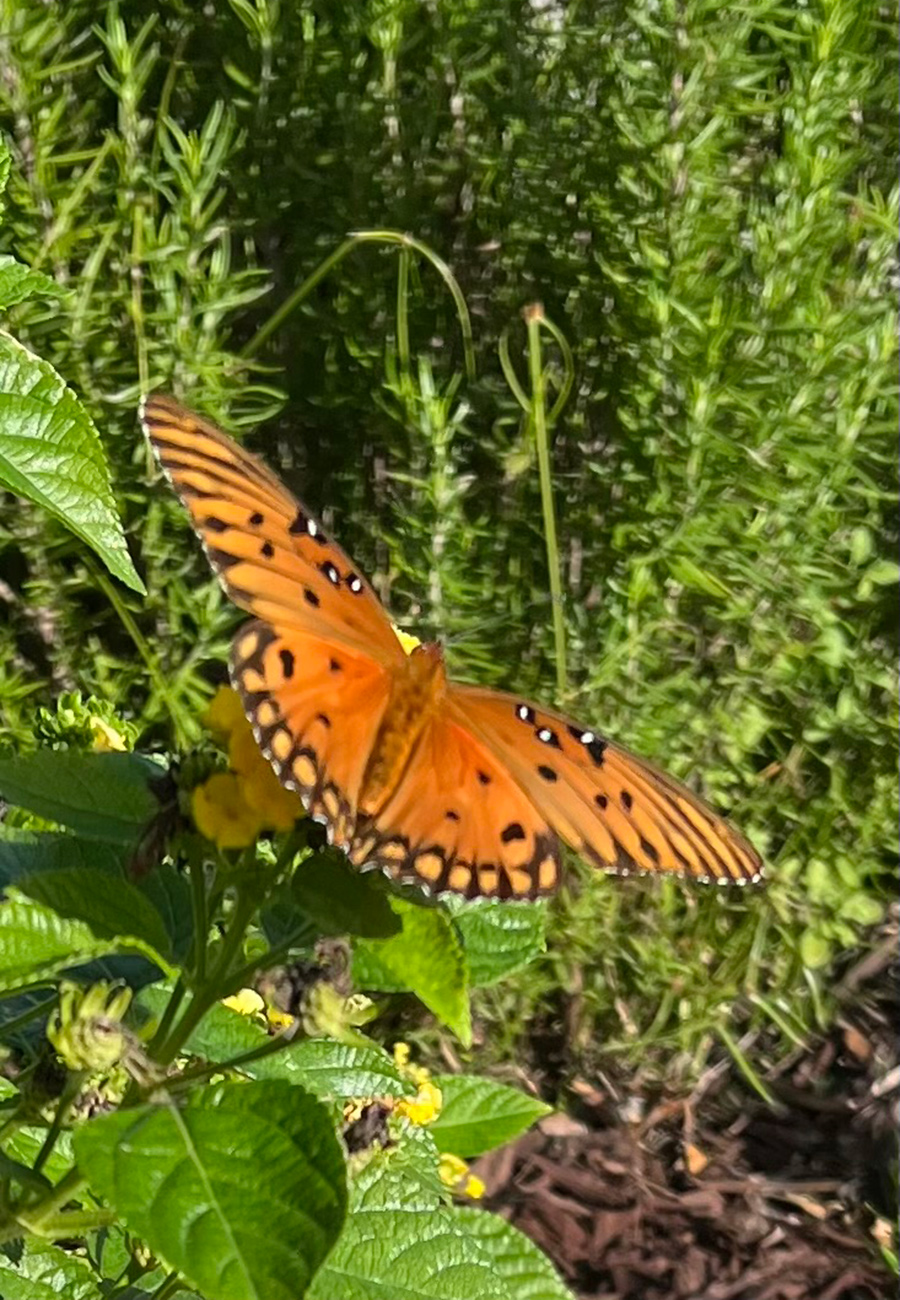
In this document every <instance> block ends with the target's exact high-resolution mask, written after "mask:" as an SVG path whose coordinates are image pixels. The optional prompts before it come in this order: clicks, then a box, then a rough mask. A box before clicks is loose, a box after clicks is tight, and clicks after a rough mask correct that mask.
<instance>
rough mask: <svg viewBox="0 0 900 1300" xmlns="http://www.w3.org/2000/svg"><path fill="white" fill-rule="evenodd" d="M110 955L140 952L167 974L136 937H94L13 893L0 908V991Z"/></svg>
mask: <svg viewBox="0 0 900 1300" xmlns="http://www.w3.org/2000/svg"><path fill="white" fill-rule="evenodd" d="M112 952H138V953H141V954H142V955H143V956H145V957H149V959H150V960H151V961H154V962H156V963H157V965H159V966H160V967H162V969H164V970H165V971H166V973H172V972H171V968H170V967H169V966H168V963H167V962H166V961H165V960H164V958H163V957H161V956H160V955H159V954H158V953H157V952H156V951H155V949H153V948H151V947H149V945H148V944H147V943H145V942H144V940H143V939H141V938H140V937H138V936H136V935H135V936H132V935H119V936H116V937H115V938H109V937H104V936H98V935H96V934H95V933H94V932H93V930H92V929H91V928H90V926H88V925H87V924H85V922H84V921H80V920H72V919H69V918H66V917H62V916H58V915H57V914H56V912H54V911H52V910H51V909H50V908H48V907H45V906H44V905H43V904H42V903H38V902H35V901H34V900H33V899H30V898H24V897H22V895H21V894H20V893H19V892H18V890H11V891H10V894H9V897H8V898H7V900H6V901H5V902H4V904H3V906H2V907H0V990H3V991H8V990H11V989H18V988H23V987H24V986H25V985H27V984H35V983H38V982H40V981H41V980H47V979H52V978H53V977H54V976H55V975H58V974H59V972H60V971H63V970H66V969H67V968H69V967H71V966H80V965H82V964H83V963H84V962H88V961H91V960H93V959H94V958H95V957H103V956H105V955H106V954H108V953H112Z"/></svg>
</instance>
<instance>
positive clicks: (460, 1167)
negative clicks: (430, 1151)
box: [438, 1151, 484, 1201]
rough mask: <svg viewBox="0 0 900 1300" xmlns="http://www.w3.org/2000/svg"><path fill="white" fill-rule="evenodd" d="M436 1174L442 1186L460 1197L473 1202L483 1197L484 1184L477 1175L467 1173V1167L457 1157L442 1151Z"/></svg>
mask: <svg viewBox="0 0 900 1300" xmlns="http://www.w3.org/2000/svg"><path fill="white" fill-rule="evenodd" d="M438 1172H439V1173H440V1176H441V1182H442V1183H443V1184H444V1186H445V1187H451V1188H452V1189H453V1191H454V1192H458V1193H459V1194H460V1195H461V1196H469V1197H471V1198H472V1200H473V1201H477V1200H480V1199H481V1197H482V1196H484V1183H483V1182H482V1181H481V1179H480V1178H479V1177H478V1175H477V1174H470V1173H469V1166H468V1165H467V1164H466V1162H465V1160H462V1159H460V1157H459V1156H454V1155H451V1154H450V1152H449V1151H444V1152H443V1153H442V1155H441V1162H440V1165H439V1166H438Z"/></svg>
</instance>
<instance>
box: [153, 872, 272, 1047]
mask: <svg viewBox="0 0 900 1300" xmlns="http://www.w3.org/2000/svg"><path fill="white" fill-rule="evenodd" d="M255 910H256V901H255V900H254V899H252V898H251V897H250V896H249V894H248V893H247V892H246V891H245V890H242V889H238V893H237V898H236V900H235V904H234V911H233V913H232V916H231V922H230V924H229V926H228V930H227V932H226V935H225V938H224V939H223V940H222V947H221V950H220V952H219V959H218V961H217V962H216V966H215V969H214V970H213V972H212V974H211V975H210V977H209V981H208V983H207V985H206V987H205V988H203V989H198V990H197V991H196V993H195V994H194V996H193V998H192V999H191V1002H190V1003H189V1005H188V1008H187V1010H186V1011H185V1013H184V1015H183V1016H182V1017H181V1019H180V1020H179V1022H178V1024H177V1025H176V1027H175V1028H174V1029H173V1030H172V1032H171V1033H170V1035H169V1037H168V1039H167V1040H166V1041H165V1042H164V1043H163V1044H162V1046H161V1047H160V1048H159V1050H158V1051H157V1053H156V1060H157V1061H158V1062H159V1064H160V1065H168V1064H169V1062H170V1061H172V1060H173V1058H174V1057H176V1056H177V1055H178V1053H179V1052H180V1051H181V1049H182V1047H183V1046H184V1044H185V1043H186V1042H187V1040H188V1039H189V1038H190V1036H191V1034H192V1033H193V1032H194V1030H195V1029H196V1027H197V1025H198V1024H199V1023H200V1021H201V1020H202V1019H203V1017H204V1016H205V1015H206V1013H207V1011H208V1010H209V1008H210V1007H211V1006H212V1005H213V1003H214V1002H217V1001H218V999H219V998H220V997H222V996H224V993H223V985H224V984H225V982H226V980H227V979H228V975H229V972H230V970H231V966H232V963H233V961H234V958H235V954H236V953H237V951H238V949H239V948H240V946H241V943H242V942H243V939H244V933H245V931H246V929H247V926H248V924H249V922H250V918H251V917H252V915H253V913H254V911H255Z"/></svg>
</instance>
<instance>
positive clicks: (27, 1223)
mask: <svg viewBox="0 0 900 1300" xmlns="http://www.w3.org/2000/svg"><path fill="white" fill-rule="evenodd" d="M85 1187H87V1179H86V1178H83V1177H82V1176H81V1174H80V1172H79V1171H78V1170H77V1169H74V1168H73V1169H70V1170H69V1172H68V1173H67V1174H64V1175H63V1177H62V1178H61V1179H60V1180H59V1182H58V1183H57V1184H56V1186H55V1187H54V1188H53V1190H52V1192H50V1193H49V1194H48V1195H47V1196H45V1197H44V1199H43V1200H42V1201H39V1202H38V1204H37V1205H34V1206H31V1207H30V1208H29V1209H28V1210H27V1211H25V1212H22V1213H20V1214H19V1216H18V1220H19V1223H20V1224H21V1226H22V1227H23V1228H25V1229H27V1230H28V1231H29V1232H33V1233H35V1234H36V1235H37V1236H42V1235H43V1234H44V1231H45V1229H46V1225H47V1223H48V1221H49V1220H51V1219H53V1218H54V1217H55V1216H57V1215H59V1213H60V1211H61V1210H62V1208H63V1206H64V1205H65V1204H66V1203H67V1202H68V1201H71V1200H74V1198H75V1197H76V1196H77V1195H78V1193H79V1192H80V1191H82V1189H83V1188H85Z"/></svg>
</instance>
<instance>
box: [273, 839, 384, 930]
mask: <svg viewBox="0 0 900 1300" xmlns="http://www.w3.org/2000/svg"><path fill="white" fill-rule="evenodd" d="M291 893H292V895H293V898H294V901H295V902H296V903H297V905H298V907H300V908H301V910H302V911H303V912H305V913H306V915H307V916H309V917H310V918H311V919H312V920H313V921H315V923H316V925H317V926H318V927H319V929H320V931H321V933H322V934H324V935H334V934H351V935H358V936H359V937H360V938H363V939H384V938H387V937H388V936H389V935H392V934H399V932H400V921H399V920H398V918H397V916H396V915H395V914H394V912H393V911H392V910H391V904H390V900H389V897H388V895H387V894H386V893H385V892H384V890H383V889H379V888H378V884H377V882H376V880H375V879H374V877H373V876H372V875H371V874H369V875H361V874H360V873H359V872H358V871H357V870H355V868H354V867H353V866H351V864H350V862H349V861H348V860H347V857H346V855H345V854H343V853H338V852H337V850H336V849H323V850H322V852H320V853H316V854H315V855H314V856H312V857H311V858H308V859H307V860H306V861H305V862H301V863H300V865H299V866H298V867H297V869H296V870H295V872H294V876H293V880H292V881H291Z"/></svg>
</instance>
